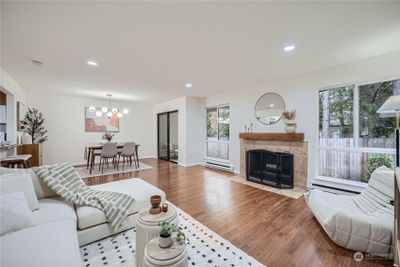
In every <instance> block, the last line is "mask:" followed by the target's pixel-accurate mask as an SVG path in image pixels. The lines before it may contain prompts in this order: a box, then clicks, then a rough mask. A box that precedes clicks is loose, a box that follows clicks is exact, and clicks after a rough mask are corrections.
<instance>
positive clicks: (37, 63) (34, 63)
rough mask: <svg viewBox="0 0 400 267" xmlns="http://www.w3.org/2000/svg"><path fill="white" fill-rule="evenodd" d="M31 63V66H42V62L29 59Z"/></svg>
mask: <svg viewBox="0 0 400 267" xmlns="http://www.w3.org/2000/svg"><path fill="white" fill-rule="evenodd" d="M31 62H32V64H33V65H36V66H42V64H43V63H42V61H40V60H37V59H31Z"/></svg>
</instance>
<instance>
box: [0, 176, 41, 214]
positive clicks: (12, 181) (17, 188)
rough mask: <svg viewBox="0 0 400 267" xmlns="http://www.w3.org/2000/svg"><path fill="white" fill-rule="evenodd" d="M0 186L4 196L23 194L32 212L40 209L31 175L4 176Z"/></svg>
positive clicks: (0, 180)
mask: <svg viewBox="0 0 400 267" xmlns="http://www.w3.org/2000/svg"><path fill="white" fill-rule="evenodd" d="M0 185H1V194H2V195H4V194H8V193H13V192H23V193H24V195H25V199H26V201H27V202H28V206H29V208H30V209H31V210H36V209H38V208H39V201H38V199H37V196H36V193H35V189H34V188H33V184H32V179H31V176H30V175H29V174H27V173H25V174H19V173H9V174H4V175H3V174H2V175H1V179H0Z"/></svg>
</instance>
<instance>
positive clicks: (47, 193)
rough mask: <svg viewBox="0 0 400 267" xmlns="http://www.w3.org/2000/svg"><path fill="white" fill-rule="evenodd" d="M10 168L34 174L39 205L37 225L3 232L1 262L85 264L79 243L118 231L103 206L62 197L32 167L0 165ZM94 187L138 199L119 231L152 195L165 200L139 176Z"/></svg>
mask: <svg viewBox="0 0 400 267" xmlns="http://www.w3.org/2000/svg"><path fill="white" fill-rule="evenodd" d="M10 172H11V173H15V174H18V173H29V174H30V175H31V178H32V182H33V187H34V189H35V193H36V196H37V198H38V200H39V209H37V210H34V211H33V212H32V215H33V218H34V223H35V225H34V226H32V227H29V228H25V229H22V230H19V231H15V232H11V233H8V234H5V235H3V236H1V238H0V249H1V266H4V267H8V266H10V267H13V266H15V267H19V266H32V267H35V266H38V267H39V266H40V267H46V266H51V267H53V266H59V267H63V266H65V267H67V266H68V267H73V266H82V265H83V263H82V260H81V258H80V253H79V246H83V245H85V244H88V243H91V242H93V241H96V240H99V239H102V238H105V237H107V236H110V235H113V234H116V233H117V232H114V231H113V230H112V229H111V228H110V227H109V226H108V224H107V220H106V217H105V214H104V213H103V212H102V211H101V210H99V209H97V208H93V207H87V206H77V207H75V206H74V205H72V204H71V203H68V202H66V201H64V200H62V199H61V198H59V197H58V196H57V195H56V194H55V193H54V192H52V191H51V189H49V188H48V187H47V186H46V185H45V184H44V183H43V182H41V181H40V180H39V178H38V177H37V176H36V175H35V173H34V172H33V171H32V170H31V169H5V168H1V169H0V174H5V173H10ZM0 183H1V178H0ZM93 188H96V189H99V190H111V191H118V192H122V193H126V194H129V195H131V196H132V197H133V198H134V199H135V200H136V202H135V204H136V205H135V207H134V209H132V210H131V211H130V216H129V217H128V223H127V224H126V226H125V227H124V228H122V229H120V230H119V232H120V231H123V230H126V229H129V228H132V227H133V226H135V222H136V216H137V213H138V211H140V210H141V209H143V208H147V207H149V206H150V196H151V195H161V197H162V200H163V201H164V200H165V193H164V192H163V191H161V190H160V189H158V188H157V187H154V186H152V185H150V184H148V183H146V182H145V181H143V180H141V179H138V178H133V179H127V180H121V181H116V182H111V183H107V184H101V185H96V186H93Z"/></svg>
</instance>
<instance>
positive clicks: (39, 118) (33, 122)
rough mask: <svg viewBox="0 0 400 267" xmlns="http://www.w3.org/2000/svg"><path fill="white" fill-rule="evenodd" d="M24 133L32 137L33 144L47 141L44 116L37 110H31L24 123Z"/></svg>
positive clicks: (27, 113)
mask: <svg viewBox="0 0 400 267" xmlns="http://www.w3.org/2000/svg"><path fill="white" fill-rule="evenodd" d="M22 124H23V125H24V131H26V132H27V133H29V134H30V135H31V136H32V143H43V142H45V141H47V130H46V129H45V128H44V116H43V113H41V112H39V110H38V109H36V108H29V109H28V111H27V112H26V114H25V118H24V120H23V122H22Z"/></svg>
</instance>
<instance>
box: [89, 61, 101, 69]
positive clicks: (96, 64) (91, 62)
mask: <svg viewBox="0 0 400 267" xmlns="http://www.w3.org/2000/svg"><path fill="white" fill-rule="evenodd" d="M87 64H88V65H89V66H93V67H96V66H98V65H99V64H98V63H97V62H96V61H94V60H88V61H87Z"/></svg>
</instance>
